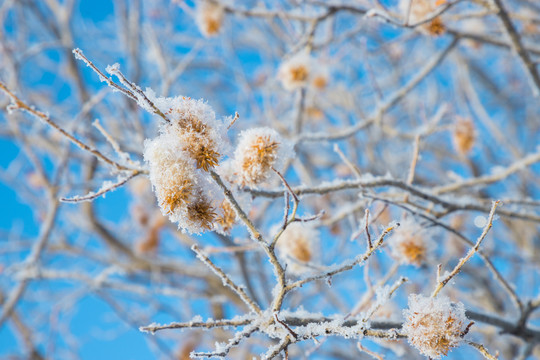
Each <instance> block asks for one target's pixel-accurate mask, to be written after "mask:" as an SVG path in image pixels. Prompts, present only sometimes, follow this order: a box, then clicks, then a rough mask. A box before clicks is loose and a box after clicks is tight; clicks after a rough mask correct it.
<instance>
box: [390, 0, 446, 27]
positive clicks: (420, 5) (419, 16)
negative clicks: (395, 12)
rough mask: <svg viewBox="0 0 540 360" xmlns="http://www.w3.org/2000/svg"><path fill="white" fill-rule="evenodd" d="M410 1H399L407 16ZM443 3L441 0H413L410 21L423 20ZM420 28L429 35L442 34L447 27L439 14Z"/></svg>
mask: <svg viewBox="0 0 540 360" xmlns="http://www.w3.org/2000/svg"><path fill="white" fill-rule="evenodd" d="M409 3H410V2H409V0H401V1H400V3H399V7H400V10H401V12H402V14H404V15H405V16H407V11H408V6H409ZM441 3H442V2H441V0H413V1H412V3H410V4H411V8H410V13H409V23H412V24H414V23H417V22H420V21H423V20H424V19H426V18H427V17H429V15H430V14H431V13H433V12H434V11H435V10H436V9H437V7H438V5H439V4H441ZM420 30H421V31H422V32H424V33H426V34H429V35H441V34H443V33H444V32H445V31H446V27H445V26H444V23H443V22H442V20H441V17H440V16H437V17H436V18H434V19H433V20H431V21H430V22H428V23H426V24H422V25H420Z"/></svg>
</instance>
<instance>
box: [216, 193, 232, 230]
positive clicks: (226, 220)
mask: <svg viewBox="0 0 540 360" xmlns="http://www.w3.org/2000/svg"><path fill="white" fill-rule="evenodd" d="M216 221H217V223H218V224H219V225H220V226H221V229H222V230H223V232H224V233H226V234H228V233H230V231H231V229H232V228H233V226H234V224H235V223H236V212H235V211H234V209H233V207H232V205H231V203H229V201H228V200H223V201H222V202H221V205H220V206H219V214H218V216H217V218H216Z"/></svg>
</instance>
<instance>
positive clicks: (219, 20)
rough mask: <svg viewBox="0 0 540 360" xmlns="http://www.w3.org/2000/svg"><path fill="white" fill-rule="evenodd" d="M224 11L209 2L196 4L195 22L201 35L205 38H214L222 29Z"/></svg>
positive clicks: (209, 0)
mask: <svg viewBox="0 0 540 360" xmlns="http://www.w3.org/2000/svg"><path fill="white" fill-rule="evenodd" d="M224 18H225V9H224V8H223V6H222V5H220V4H219V3H217V2H215V1H211V0H201V1H199V2H197V7H196V15H195V21H196V23H197V26H198V27H199V30H200V31H201V33H202V34H203V35H204V36H206V37H211V36H216V35H217V34H218V33H219V31H220V30H221V28H222V25H223V20H224Z"/></svg>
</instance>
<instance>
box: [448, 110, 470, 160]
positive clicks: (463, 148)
mask: <svg viewBox="0 0 540 360" xmlns="http://www.w3.org/2000/svg"><path fill="white" fill-rule="evenodd" d="M452 135H453V136H452V141H453V143H454V148H455V149H456V151H457V152H458V153H460V154H461V155H466V154H467V153H468V152H469V151H471V149H472V148H473V146H474V143H475V140H476V134H475V130H474V124H473V122H472V121H471V120H470V119H463V118H460V119H458V121H457V122H456V123H455V128H454V132H453V134H452Z"/></svg>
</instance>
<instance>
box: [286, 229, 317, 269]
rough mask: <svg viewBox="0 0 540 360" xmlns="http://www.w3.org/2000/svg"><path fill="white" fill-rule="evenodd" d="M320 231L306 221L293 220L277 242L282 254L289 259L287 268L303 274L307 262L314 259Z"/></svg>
mask: <svg viewBox="0 0 540 360" xmlns="http://www.w3.org/2000/svg"><path fill="white" fill-rule="evenodd" d="M318 242H319V232H318V231H317V230H316V229H315V228H314V227H312V226H311V225H308V224H306V223H301V222H293V223H291V224H289V225H288V226H287V228H286V229H285V230H284V231H283V233H282V234H281V236H280V237H279V239H278V242H277V248H278V250H279V252H280V254H281V255H282V256H283V257H284V258H285V260H286V261H287V265H288V267H287V269H288V270H290V271H291V272H292V273H295V274H301V273H303V272H305V271H306V270H307V269H308V268H307V267H306V266H305V265H304V264H305V263H308V262H311V261H313V259H314V257H315V254H314V252H315V248H316V245H317V243H318Z"/></svg>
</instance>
